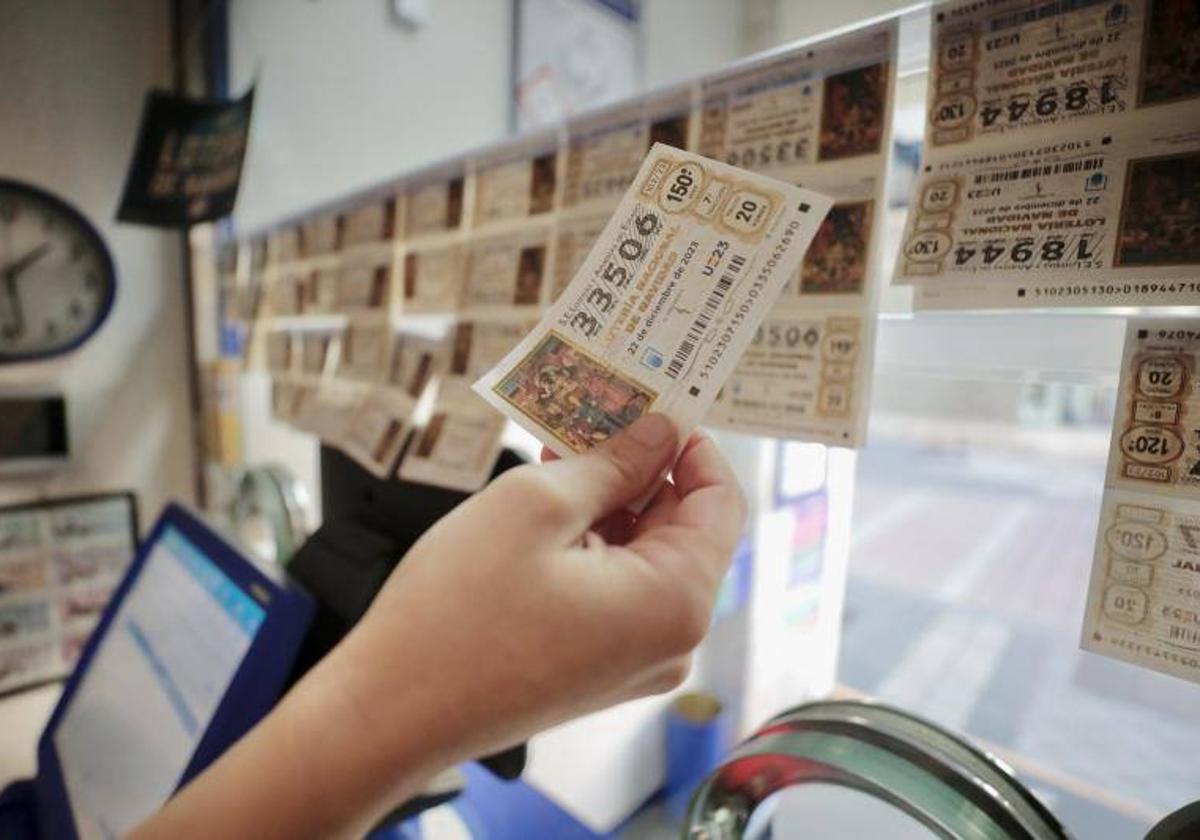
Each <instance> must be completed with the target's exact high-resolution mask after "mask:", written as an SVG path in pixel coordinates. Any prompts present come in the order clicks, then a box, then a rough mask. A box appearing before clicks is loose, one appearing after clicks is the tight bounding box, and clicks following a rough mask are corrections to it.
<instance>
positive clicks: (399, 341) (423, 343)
mask: <svg viewBox="0 0 1200 840" xmlns="http://www.w3.org/2000/svg"><path fill="white" fill-rule="evenodd" d="M445 361H446V347H445V343H444V342H441V341H435V340H433V339H430V338H426V337H424V336H418V335H412V334H409V333H396V334H394V335H393V336H392V356H391V359H389V360H388V369H387V379H386V381H387V384H388V386H389V387H391V388H395V389H397V390H399V391H401V392H402V393H405V394H407V395H408V396H409V397H410V398H412V399H413V400H418V399H420V398H421V395H422V394H423V393H425V388H426V387H427V386H428V385H429V382H430V380H432V379H433V377H435V376H437V375H438V374H439V373H440V372H441V369H442V367H443V366H444V364H445Z"/></svg>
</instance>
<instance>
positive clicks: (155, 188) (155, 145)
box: [117, 88, 254, 227]
mask: <svg viewBox="0 0 1200 840" xmlns="http://www.w3.org/2000/svg"><path fill="white" fill-rule="evenodd" d="M253 105H254V89H253V88H251V89H250V90H249V91H248V92H247V93H246V94H245V95H244V96H242V97H241V98H239V99H234V100H230V101H224V100H215V99H190V98H188V97H184V96H178V95H176V94H173V93H167V92H164V91H156V90H153V91H150V92H149V93H148V94H146V103H145V105H144V106H143V108H142V125H141V129H140V130H139V131H138V139H137V145H136V146H135V147H134V152H133V161H132V162H131V164H130V167H129V174H128V176H126V179H125V192H124V194H123V195H122V196H121V206H120V207H119V208H118V209H117V219H118V221H122V222H135V223H137V224H143V225H156V226H158V227H186V226H188V225H192V224H195V223H197V222H208V221H212V220H213V219H219V218H221V217H223V216H228V215H229V214H230V213H231V212H233V205H234V203H235V202H236V201H237V193H238V184H239V183H240V181H241V177H242V160H243V159H244V158H245V155H246V139H247V137H248V136H249V134H250V112H251V108H252V107H253Z"/></svg>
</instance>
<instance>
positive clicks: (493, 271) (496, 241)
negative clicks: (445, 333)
mask: <svg viewBox="0 0 1200 840" xmlns="http://www.w3.org/2000/svg"><path fill="white" fill-rule="evenodd" d="M549 244H550V229H549V228H541V227H539V228H535V229H532V230H525V231H519V232H516V233H511V234H506V235H503V236H493V237H489V238H486V239H477V240H475V241H473V242H471V244H470V246H469V247H468V250H467V260H466V262H467V266H466V278H465V280H464V281H463V292H462V309H463V311H464V312H465V313H467V314H480V313H484V312H487V311H489V310H491V311H500V312H503V311H508V310H512V309H526V310H528V309H534V310H536V309H538V308H540V306H541V302H542V294H543V290H544V287H545V285H546V284H545V278H546V275H547V274H548V273H549V266H548V262H549V260H548V256H547V252H548V250H549Z"/></svg>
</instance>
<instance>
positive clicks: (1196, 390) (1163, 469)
mask: <svg viewBox="0 0 1200 840" xmlns="http://www.w3.org/2000/svg"><path fill="white" fill-rule="evenodd" d="M1121 364H1122V367H1121V386H1120V393H1119V396H1118V404H1117V417H1116V420H1115V422H1114V426H1113V440H1112V449H1111V451H1110V453H1109V461H1108V482H1107V483H1108V485H1109V486H1112V487H1121V488H1123V489H1129V490H1140V491H1143V492H1151V493H1158V492H1161V493H1166V494H1168V495H1173V496H1185V497H1188V498H1191V499H1194V500H1197V501H1200V320H1197V319H1191V320H1176V319H1172V320H1136V321H1130V322H1129V327H1128V332H1127V334H1126V337H1125V356H1124V359H1123V361H1122V363H1121Z"/></svg>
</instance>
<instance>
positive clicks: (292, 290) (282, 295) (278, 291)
mask: <svg viewBox="0 0 1200 840" xmlns="http://www.w3.org/2000/svg"><path fill="white" fill-rule="evenodd" d="M306 285H307V283H306V281H305V275H303V274H293V273H284V274H280V275H277V276H276V277H275V278H274V279H272V280H271V282H270V284H269V286H268V288H267V303H268V305H269V306H270V308H271V314H272V315H299V314H300V312H301V311H302V310H303V307H304V295H305V289H306Z"/></svg>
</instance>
